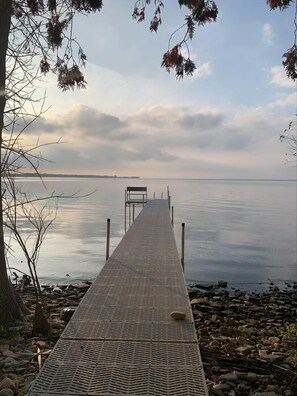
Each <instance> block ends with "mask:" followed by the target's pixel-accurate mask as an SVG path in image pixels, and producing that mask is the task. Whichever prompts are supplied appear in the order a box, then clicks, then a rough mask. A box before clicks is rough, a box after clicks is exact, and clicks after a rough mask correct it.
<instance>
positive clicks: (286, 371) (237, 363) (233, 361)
mask: <svg viewBox="0 0 297 396" xmlns="http://www.w3.org/2000/svg"><path fill="white" fill-rule="evenodd" d="M199 348H200V352H201V357H202V361H204V362H208V363H210V362H211V361H213V360H215V361H216V362H217V363H218V365H219V366H221V367H227V368H231V369H233V370H236V371H238V372H252V373H255V374H258V375H274V376H279V377H281V378H283V379H289V380H290V381H292V380H293V382H296V381H297V378H296V377H297V372H296V371H294V370H293V369H290V368H287V367H283V366H280V365H279V364H277V363H271V362H267V361H264V360H262V359H257V358H255V357H251V356H244V357H243V356H239V355H238V354H235V353H228V354H226V353H225V352H223V351H221V350H217V349H210V348H207V347H205V346H200V347H199Z"/></svg>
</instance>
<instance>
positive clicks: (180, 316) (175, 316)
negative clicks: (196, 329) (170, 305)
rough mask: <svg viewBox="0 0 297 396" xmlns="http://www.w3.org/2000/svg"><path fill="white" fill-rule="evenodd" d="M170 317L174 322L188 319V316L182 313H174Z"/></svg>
mask: <svg viewBox="0 0 297 396" xmlns="http://www.w3.org/2000/svg"><path fill="white" fill-rule="evenodd" d="M170 316H171V317H172V319H174V320H185V319H186V314H185V313H184V312H181V311H173V312H171V314H170Z"/></svg>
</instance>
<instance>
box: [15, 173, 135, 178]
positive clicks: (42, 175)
mask: <svg viewBox="0 0 297 396" xmlns="http://www.w3.org/2000/svg"><path fill="white" fill-rule="evenodd" d="M15 176H16V177H42V178H43V177H76V178H101V179H139V176H117V175H114V176H110V175H76V174H66V173H39V174H38V173H22V174H20V175H15Z"/></svg>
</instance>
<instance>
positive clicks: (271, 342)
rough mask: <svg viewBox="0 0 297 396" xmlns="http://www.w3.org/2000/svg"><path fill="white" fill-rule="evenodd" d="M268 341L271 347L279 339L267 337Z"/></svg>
mask: <svg viewBox="0 0 297 396" xmlns="http://www.w3.org/2000/svg"><path fill="white" fill-rule="evenodd" d="M268 341H269V343H270V344H271V345H274V344H277V343H279V342H280V339H279V338H278V337H269V338H268Z"/></svg>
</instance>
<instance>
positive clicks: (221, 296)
mask: <svg viewBox="0 0 297 396" xmlns="http://www.w3.org/2000/svg"><path fill="white" fill-rule="evenodd" d="M199 286H200V285H197V287H192V288H191V289H190V292H189V296H190V300H191V306H192V310H193V316H194V321H195V326H196V330H197V336H198V339H199V345H200V351H201V356H202V360H203V363H204V371H205V377H206V381H207V384H208V388H209V394H210V395H215V396H296V395H297V383H296V381H295V382H294V381H292V378H294V377H296V361H295V360H294V358H293V357H292V355H291V351H292V350H294V348H295V350H297V340H296V339H294V338H293V339H292V340H290V339H287V338H286V337H285V336H284V334H286V329H287V328H286V326H287V325H289V324H292V325H296V313H297V283H296V284H295V285H294V286H295V287H293V286H292V287H290V288H289V290H284V291H283V290H276V288H274V289H273V291H268V292H264V293H247V292H245V291H240V290H233V291H229V290H227V289H221V288H219V287H218V286H215V285H212V286H211V287H210V285H203V286H204V288H199ZM205 286H207V288H205ZM88 287H89V285H87V286H82V287H74V286H72V287H60V288H59V290H60V291H55V292H54V288H53V287H47V288H45V291H44V298H45V300H46V301H47V306H48V309H49V320H50V323H51V334H50V336H49V337H45V336H36V337H32V335H31V330H32V323H30V320H28V321H27V322H26V324H25V325H23V326H18V328H17V329H15V332H17V333H18V334H15V335H14V337H13V338H12V339H11V340H8V341H7V343H6V344H5V343H4V344H2V345H0V366H1V367H2V369H1V377H0V396H25V395H26V394H27V392H28V390H29V388H30V385H31V383H32V382H33V381H34V379H35V377H36V374H37V373H38V370H39V368H38V361H37V348H39V349H40V351H41V356H42V362H44V361H45V359H46V358H47V356H48V355H49V353H50V351H51V350H52V348H53V347H54V345H55V343H56V341H57V340H58V339H59V337H60V334H61V333H62V331H63V329H64V327H65V323H64V321H63V320H61V319H60V313H61V309H63V308H65V307H69V306H70V307H74V306H77V305H78V304H79V302H80V300H81V298H82V297H83V296H84V294H85V292H86V290H87V289H88ZM20 293H21V297H22V299H23V300H24V301H25V303H26V304H27V306H28V307H29V308H30V309H32V307H33V305H34V298H33V299H32V297H34V294H33V291H32V290H30V289H28V290H26V288H25V289H24V291H23V292H20ZM57 296H58V297H57ZM168 315H170V313H169V314H168ZM296 330H297V329H296ZM224 358H225V360H224ZM227 363H228V364H227ZM276 367H280V369H279V371H276V373H277V374H276V373H275V374H274V370H277V368H276ZM286 373H289V375H285V374H286Z"/></svg>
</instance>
